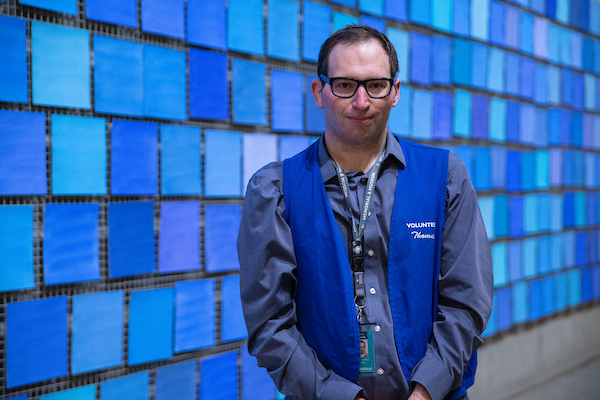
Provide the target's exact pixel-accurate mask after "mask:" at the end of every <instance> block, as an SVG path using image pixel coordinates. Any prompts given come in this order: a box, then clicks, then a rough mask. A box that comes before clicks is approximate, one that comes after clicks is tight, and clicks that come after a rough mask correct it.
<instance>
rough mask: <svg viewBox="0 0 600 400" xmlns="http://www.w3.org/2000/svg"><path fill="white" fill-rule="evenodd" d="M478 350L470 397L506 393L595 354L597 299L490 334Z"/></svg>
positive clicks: (599, 338) (598, 347) (486, 399)
mask: <svg viewBox="0 0 600 400" xmlns="http://www.w3.org/2000/svg"><path fill="white" fill-rule="evenodd" d="M478 354H479V365H478V367H477V376H476V380H475V385H474V386H473V387H472V388H471V389H470V390H469V397H470V398H471V400H504V399H509V398H511V397H513V396H515V395H517V394H519V393H522V392H524V391H526V390H527V389H530V388H532V387H534V386H536V385H540V384H543V383H544V382H547V381H549V380H551V379H552V378H554V377H557V376H559V375H561V374H564V373H566V372H568V371H572V370H573V369H576V368H577V367H578V366H580V365H582V364H585V363H586V362H589V361H590V360H591V359H594V358H596V357H599V356H600V303H598V302H596V303H594V305H593V306H587V307H583V308H581V309H578V310H573V311H571V312H568V313H565V314H561V315H557V316H556V317H553V318H550V319H548V320H547V321H542V322H540V323H535V324H531V325H529V326H523V327H519V328H516V329H515V330H514V331H509V332H506V333H504V334H501V335H500V336H499V337H498V338H490V339H488V342H487V343H485V344H484V345H483V346H482V347H481V349H480V350H479V353H478ZM597 379H600V377H598V378H597Z"/></svg>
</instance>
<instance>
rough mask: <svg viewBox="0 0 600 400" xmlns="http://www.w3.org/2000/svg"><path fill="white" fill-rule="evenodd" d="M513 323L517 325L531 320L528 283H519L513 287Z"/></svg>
mask: <svg viewBox="0 0 600 400" xmlns="http://www.w3.org/2000/svg"><path fill="white" fill-rule="evenodd" d="M512 300H513V303H512V304H513V322H514V323H516V324H519V323H522V322H525V321H527V320H528V319H529V307H528V304H529V294H528V290H527V283H525V282H519V283H517V284H515V285H514V286H513V299H512Z"/></svg>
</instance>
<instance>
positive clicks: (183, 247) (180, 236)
mask: <svg viewBox="0 0 600 400" xmlns="http://www.w3.org/2000/svg"><path fill="white" fill-rule="evenodd" d="M199 269H200V203H199V202H197V201H163V202H161V207H160V235H159V237H158V271H159V272H160V273H163V274H165V273H174V272H184V271H194V270H199Z"/></svg>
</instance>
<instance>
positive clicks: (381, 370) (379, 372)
mask: <svg viewBox="0 0 600 400" xmlns="http://www.w3.org/2000/svg"><path fill="white" fill-rule="evenodd" d="M384 372H385V371H384V370H383V368H379V369H378V370H377V373H378V374H379V375H383V373H384Z"/></svg>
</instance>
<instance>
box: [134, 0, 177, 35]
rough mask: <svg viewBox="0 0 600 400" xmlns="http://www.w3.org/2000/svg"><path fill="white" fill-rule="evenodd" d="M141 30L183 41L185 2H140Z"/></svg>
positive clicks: (153, 0)
mask: <svg viewBox="0 0 600 400" xmlns="http://www.w3.org/2000/svg"><path fill="white" fill-rule="evenodd" d="M140 1H141V4H140V8H141V10H142V12H141V14H142V30H143V31H145V32H150V33H155V34H158V35H163V36H170V37H174V38H176V39H185V1H184V0H174V1H173V0H172V1H166V2H163V1H160V0H140Z"/></svg>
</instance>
